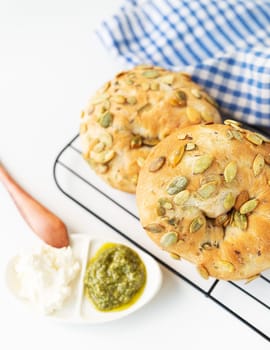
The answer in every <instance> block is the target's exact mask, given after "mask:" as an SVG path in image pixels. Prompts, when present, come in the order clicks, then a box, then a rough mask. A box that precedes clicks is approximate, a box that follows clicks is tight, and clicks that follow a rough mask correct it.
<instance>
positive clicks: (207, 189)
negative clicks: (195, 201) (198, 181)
mask: <svg viewBox="0 0 270 350" xmlns="http://www.w3.org/2000/svg"><path fill="white" fill-rule="evenodd" d="M216 189H217V186H216V183H215V182H209V183H206V184H204V185H202V186H201V187H200V188H199V189H198V191H197V192H198V194H199V195H200V196H201V197H202V198H204V199H207V198H209V197H211V196H212V195H213V194H214V193H215V192H216Z"/></svg>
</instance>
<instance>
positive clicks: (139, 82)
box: [80, 66, 221, 193]
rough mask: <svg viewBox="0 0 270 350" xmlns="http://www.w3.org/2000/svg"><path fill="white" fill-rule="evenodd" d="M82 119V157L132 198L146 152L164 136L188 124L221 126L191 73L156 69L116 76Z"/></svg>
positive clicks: (218, 116)
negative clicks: (192, 78)
mask: <svg viewBox="0 0 270 350" xmlns="http://www.w3.org/2000/svg"><path fill="white" fill-rule="evenodd" d="M81 116H82V118H81V126H80V135H81V143H82V152H83V157H84V158H85V160H86V161H87V162H88V163H89V165H90V166H91V167H92V169H93V170H94V171H95V172H96V173H97V174H98V175H99V176H100V177H101V178H102V179H103V180H105V181H106V182H107V183H109V184H110V185H111V186H113V187H115V188H117V189H120V190H122V191H126V192H131V193H134V192H135V190H136V185H137V181H138V174H139V171H140V169H141V167H142V166H143V163H144V160H145V159H146V157H147V156H148V153H149V152H150V150H151V149H152V148H153V147H154V146H155V145H157V144H158V143H159V142H160V141H161V140H163V139H164V138H165V137H166V136H168V135H170V134H171V133H172V132H174V131H175V130H176V129H177V128H182V127H185V126H188V125H192V124H208V123H219V122H221V119H220V115H219V112H218V110H217V106H216V103H215V102H214V101H213V100H212V99H211V97H210V96H209V95H207V94H206V92H205V91H203V89H202V88H201V87H200V86H199V85H197V84H195V83H194V82H192V81H191V78H190V77H189V76H188V75H187V74H183V73H174V72H171V71H168V70H165V69H163V68H160V67H152V66H138V67H135V68H133V69H131V70H129V71H126V72H121V73H119V74H117V75H116V77H115V78H114V79H112V80H111V81H109V82H107V83H106V84H105V85H104V86H103V87H102V88H101V89H99V90H98V91H97V92H96V94H95V95H94V96H93V97H92V98H91V99H90V100H89V103H88V104H87V106H86V108H85V110H84V111H83V112H82V115H81ZM173 161H174V162H177V155H175V159H174V160H173ZM161 162H162V160H160V163H161ZM157 166H159V164H157V165H156V167H157ZM153 169H155V167H154V168H153ZM153 171H154V170H153Z"/></svg>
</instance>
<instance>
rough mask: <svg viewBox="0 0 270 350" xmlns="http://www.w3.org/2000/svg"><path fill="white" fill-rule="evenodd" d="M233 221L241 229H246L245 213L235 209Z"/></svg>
mask: <svg viewBox="0 0 270 350" xmlns="http://www.w3.org/2000/svg"><path fill="white" fill-rule="evenodd" d="M233 222H234V224H235V226H236V227H238V228H240V229H241V230H246V229H247V224H248V222H247V217H246V215H244V214H241V213H239V211H236V212H235V213H234V217H233Z"/></svg>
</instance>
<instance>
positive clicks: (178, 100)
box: [170, 90, 187, 107]
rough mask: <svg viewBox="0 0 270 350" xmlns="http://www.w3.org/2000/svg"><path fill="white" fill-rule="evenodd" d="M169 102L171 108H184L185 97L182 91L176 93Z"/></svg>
mask: <svg viewBox="0 0 270 350" xmlns="http://www.w3.org/2000/svg"><path fill="white" fill-rule="evenodd" d="M170 102H171V104H172V105H173V106H180V107H185V106H186V104H187V95H186V93H185V92H184V91H182V90H179V91H176V93H175V94H174V96H173V97H172V99H171V101H170Z"/></svg>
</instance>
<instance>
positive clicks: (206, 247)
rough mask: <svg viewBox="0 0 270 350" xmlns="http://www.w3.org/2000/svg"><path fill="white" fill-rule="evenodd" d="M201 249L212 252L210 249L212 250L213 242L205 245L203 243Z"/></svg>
mask: <svg viewBox="0 0 270 350" xmlns="http://www.w3.org/2000/svg"><path fill="white" fill-rule="evenodd" d="M201 247H202V249H204V250H210V249H212V244H211V242H204V243H202V245H201Z"/></svg>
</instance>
